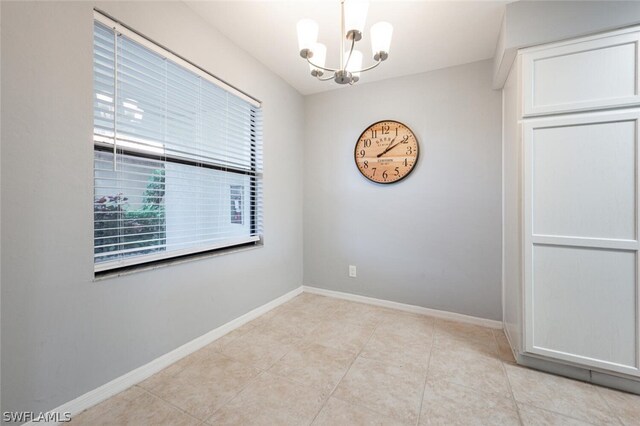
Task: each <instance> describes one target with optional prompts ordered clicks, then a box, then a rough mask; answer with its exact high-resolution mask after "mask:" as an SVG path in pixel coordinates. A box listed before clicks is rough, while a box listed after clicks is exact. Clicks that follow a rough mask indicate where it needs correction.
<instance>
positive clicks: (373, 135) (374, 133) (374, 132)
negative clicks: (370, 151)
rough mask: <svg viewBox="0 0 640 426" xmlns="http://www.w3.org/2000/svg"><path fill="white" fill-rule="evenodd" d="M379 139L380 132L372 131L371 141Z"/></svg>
mask: <svg viewBox="0 0 640 426" xmlns="http://www.w3.org/2000/svg"><path fill="white" fill-rule="evenodd" d="M377 137H378V131H377V130H374V129H371V139H375V138H377Z"/></svg>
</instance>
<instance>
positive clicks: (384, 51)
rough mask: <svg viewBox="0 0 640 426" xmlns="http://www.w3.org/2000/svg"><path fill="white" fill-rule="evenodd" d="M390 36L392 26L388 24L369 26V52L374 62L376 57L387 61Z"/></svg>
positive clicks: (379, 23)
mask: <svg viewBox="0 0 640 426" xmlns="http://www.w3.org/2000/svg"><path fill="white" fill-rule="evenodd" d="M392 35H393V26H392V25H391V24H390V23H388V22H378V23H377V24H374V25H372V26H371V51H372V52H373V55H374V59H375V60H378V57H376V56H379V57H380V59H382V60H383V61H384V60H385V59H387V55H388V54H389V48H390V46H391V36H392Z"/></svg>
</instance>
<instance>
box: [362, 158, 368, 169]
mask: <svg viewBox="0 0 640 426" xmlns="http://www.w3.org/2000/svg"><path fill="white" fill-rule="evenodd" d="M363 167H364V168H365V169H368V168H369V162H368V161H367V160H365V161H364V164H363Z"/></svg>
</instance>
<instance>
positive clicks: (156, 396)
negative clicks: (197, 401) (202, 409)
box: [114, 385, 204, 423]
mask: <svg viewBox="0 0 640 426" xmlns="http://www.w3.org/2000/svg"><path fill="white" fill-rule="evenodd" d="M134 386H137V385H134ZM140 389H142V388H140ZM142 390H143V391H144V392H145V393H147V394H149V395H151V396H152V397H154V398H156V399H159V400H160V401H162V402H164V403H165V404H167V405H170V406H171V407H173V408H175V409H176V410H178V411H180V412H182V413H183V414H186V415H187V416H189V417H191V418H192V419H194V420H197V421H199V422H201V423H204V421H203V420H202V419H199V418H197V417H196V416H194V415H193V414H191V413H188V412H186V411H185V410H184V409H182V408H180V407H178V406H177V405H175V404H174V403H172V402H169V401H167V400H165V399H164V398H161V397H159V396H158V395H156V394H155V393H153V392H151V391H148V390H146V389H142ZM136 399H137V398H136ZM114 420H115V419H114Z"/></svg>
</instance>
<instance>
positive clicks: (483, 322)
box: [302, 285, 502, 330]
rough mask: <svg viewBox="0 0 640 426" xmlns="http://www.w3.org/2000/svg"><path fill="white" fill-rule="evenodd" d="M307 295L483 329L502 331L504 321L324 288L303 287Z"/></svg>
mask: <svg viewBox="0 0 640 426" xmlns="http://www.w3.org/2000/svg"><path fill="white" fill-rule="evenodd" d="M302 287H303V289H304V291H305V292H306V293H313V294H317V295H320V296H328V297H335V298H338V299H344V300H350V301H352V302H360V303H366V304H369V305H375V306H382V307H384V308H391V309H398V310H400V311H405V312H411V313H414V314H421V315H427V316H430V317H435V318H441V319H447V320H451V321H458V322H465V323H468V324H475V325H480V326H483V327H489V328H496V329H500V330H502V321H496V320H490V319H486V318H478V317H472V316H469V315H464V314H458V313H455V312H447V311H440V310H438V309H430V308H424V307H422V306H415V305H407V304H405V303H399V302H391V301H389V300H383V299H376V298H373V297H368V296H360V295H358V294H352V293H343V292H341V291H334V290H326V289H324V288H318V287H310V286H308V285H305V286H302Z"/></svg>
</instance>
